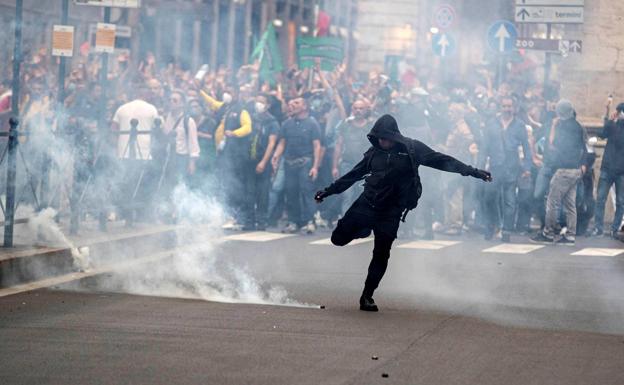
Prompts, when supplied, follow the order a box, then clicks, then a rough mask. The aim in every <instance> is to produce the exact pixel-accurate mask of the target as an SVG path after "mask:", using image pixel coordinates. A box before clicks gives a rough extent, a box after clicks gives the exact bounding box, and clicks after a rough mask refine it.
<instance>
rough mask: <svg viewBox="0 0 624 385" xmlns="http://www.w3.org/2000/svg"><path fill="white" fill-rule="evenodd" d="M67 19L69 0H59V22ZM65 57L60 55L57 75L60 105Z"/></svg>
mask: <svg viewBox="0 0 624 385" xmlns="http://www.w3.org/2000/svg"><path fill="white" fill-rule="evenodd" d="M68 19H69V0H61V24H62V25H67V20H68ZM66 63H67V58H66V57H65V56H61V58H60V61H59V76H58V103H59V105H60V106H62V105H63V102H64V101H65V66H66V65H67V64H66Z"/></svg>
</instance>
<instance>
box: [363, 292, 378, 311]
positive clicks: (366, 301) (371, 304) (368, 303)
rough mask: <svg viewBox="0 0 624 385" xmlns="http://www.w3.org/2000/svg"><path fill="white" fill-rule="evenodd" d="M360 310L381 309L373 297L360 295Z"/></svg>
mask: <svg viewBox="0 0 624 385" xmlns="http://www.w3.org/2000/svg"><path fill="white" fill-rule="evenodd" d="M360 310H362V311H379V309H378V308H377V305H375V300H374V299H373V297H365V296H363V295H362V296H361V297H360Z"/></svg>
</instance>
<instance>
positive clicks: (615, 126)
mask: <svg viewBox="0 0 624 385" xmlns="http://www.w3.org/2000/svg"><path fill="white" fill-rule="evenodd" d="M600 137H601V138H603V139H607V147H606V148H605V152H604V157H603V158H602V166H601V170H605V171H607V172H610V173H613V174H616V175H621V174H624V120H622V119H619V120H617V121H613V120H607V119H605V124H604V129H603V130H602V133H601V134H600Z"/></svg>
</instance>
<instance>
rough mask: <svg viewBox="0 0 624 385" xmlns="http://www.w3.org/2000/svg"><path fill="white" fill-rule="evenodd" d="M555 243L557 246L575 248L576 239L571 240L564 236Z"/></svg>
mask: <svg viewBox="0 0 624 385" xmlns="http://www.w3.org/2000/svg"><path fill="white" fill-rule="evenodd" d="M555 243H556V244H557V245H563V246H574V244H575V241H574V239H570V238H568V237H566V236H563V237H561V238H560V239H559V240H558V241H557V242H555Z"/></svg>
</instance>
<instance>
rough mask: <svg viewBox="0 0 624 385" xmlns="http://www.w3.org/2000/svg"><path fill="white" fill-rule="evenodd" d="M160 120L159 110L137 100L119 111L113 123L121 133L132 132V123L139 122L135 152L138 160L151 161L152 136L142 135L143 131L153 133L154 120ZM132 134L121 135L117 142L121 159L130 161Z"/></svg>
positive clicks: (118, 155)
mask: <svg viewBox="0 0 624 385" xmlns="http://www.w3.org/2000/svg"><path fill="white" fill-rule="evenodd" d="M156 118H158V110H156V107H154V106H153V105H151V104H150V103H148V102H146V101H143V100H141V99H135V100H133V101H131V102H128V103H126V104H124V105H122V106H121V107H119V108H118V109H117V111H116V112H115V115H114V116H113V123H115V124H116V125H117V128H118V129H119V131H130V121H131V120H132V119H136V120H138V121H139V125H138V126H137V130H138V131H139V134H138V135H137V141H136V146H135V148H134V152H135V154H136V159H141V160H149V159H152V156H151V154H150V145H151V135H150V134H148V133H141V131H151V130H152V127H153V126H154V120H156ZM129 141H130V134H129V133H124V134H119V139H118V140H117V157H119V158H120V159H128V158H129V157H130V151H131V149H130V148H129V145H128V144H129Z"/></svg>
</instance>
